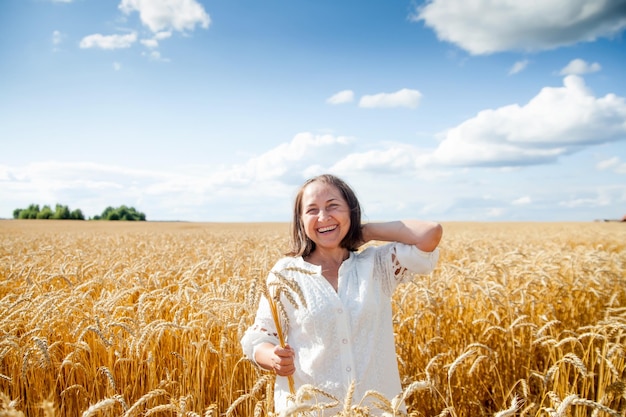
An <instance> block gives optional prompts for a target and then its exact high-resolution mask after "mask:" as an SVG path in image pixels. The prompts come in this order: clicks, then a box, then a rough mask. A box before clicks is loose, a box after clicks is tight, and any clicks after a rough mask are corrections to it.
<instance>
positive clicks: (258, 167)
mask: <svg viewBox="0 0 626 417" xmlns="http://www.w3.org/2000/svg"><path fill="white" fill-rule="evenodd" d="M352 142H354V139H353V138H350V137H347V136H333V135H315V134H313V133H309V132H304V133H299V134H297V135H296V136H294V138H293V139H292V140H291V142H289V143H283V144H281V145H279V146H277V147H276V148H274V149H271V150H269V151H268V152H265V153H263V154H262V155H259V156H258V157H254V158H251V159H250V160H249V161H248V162H247V163H246V164H245V165H241V166H236V167H234V168H233V169H232V170H230V171H229V172H228V176H229V177H231V178H239V179H241V180H242V181H244V182H251V181H253V180H277V179H286V178H287V177H292V176H294V175H295V176H296V177H297V182H299V181H300V180H301V179H302V178H303V177H305V176H306V175H305V172H310V171H311V169H313V170H316V171H318V170H323V167H330V166H331V165H332V164H334V163H335V162H336V161H337V160H339V159H340V158H341V156H342V155H343V154H344V153H346V151H348V150H349V149H350V148H349V146H348V145H350V144H351V143H352Z"/></svg>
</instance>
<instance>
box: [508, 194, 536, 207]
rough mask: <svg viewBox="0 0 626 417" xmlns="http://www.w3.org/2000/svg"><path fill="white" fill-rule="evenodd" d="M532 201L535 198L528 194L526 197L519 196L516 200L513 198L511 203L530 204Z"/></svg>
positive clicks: (515, 204)
mask: <svg viewBox="0 0 626 417" xmlns="http://www.w3.org/2000/svg"><path fill="white" fill-rule="evenodd" d="M532 202H533V200H532V199H531V198H530V196H527V195H526V196H524V197H520V198H518V199H516V200H513V201H512V202H511V204H513V205H514V206H523V205H527V204H530V203H532Z"/></svg>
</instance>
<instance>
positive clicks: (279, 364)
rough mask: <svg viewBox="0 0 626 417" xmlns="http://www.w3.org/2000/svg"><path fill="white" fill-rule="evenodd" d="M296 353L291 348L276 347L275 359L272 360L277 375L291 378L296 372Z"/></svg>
mask: <svg viewBox="0 0 626 417" xmlns="http://www.w3.org/2000/svg"><path fill="white" fill-rule="evenodd" d="M294 357H295V352H294V350H293V349H292V348H291V346H289V345H287V346H285V347H284V348H283V347H280V346H276V348H275V349H274V357H273V358H272V362H273V365H274V366H273V368H274V371H275V372H276V374H277V375H280V376H289V375H291V374H293V373H294V372H295V371H296V367H295V364H294Z"/></svg>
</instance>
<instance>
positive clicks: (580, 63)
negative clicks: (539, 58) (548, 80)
mask: <svg viewBox="0 0 626 417" xmlns="http://www.w3.org/2000/svg"><path fill="white" fill-rule="evenodd" d="M601 69H602V67H601V66H600V64H598V63H597V62H594V63H593V64H588V63H587V62H586V61H584V60H582V59H574V60H572V61H570V63H569V64H567V66H566V67H565V68H563V69H562V70H561V72H560V74H561V75H584V74H588V73H591V72H598V71H600V70H601Z"/></svg>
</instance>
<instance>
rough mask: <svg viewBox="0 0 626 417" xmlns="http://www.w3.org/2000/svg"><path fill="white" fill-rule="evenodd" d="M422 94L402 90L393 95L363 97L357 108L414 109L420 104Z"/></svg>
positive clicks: (415, 91)
mask: <svg viewBox="0 0 626 417" xmlns="http://www.w3.org/2000/svg"><path fill="white" fill-rule="evenodd" d="M421 97H422V94H421V93H420V92H419V91H417V90H410V89H408V88H403V89H402V90H399V91H396V92H395V93H380V94H374V95H365V96H363V97H361V100H360V101H359V107H365V108H378V107H408V108H412V109H414V108H416V107H417V106H418V104H419V102H420V99H421Z"/></svg>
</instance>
